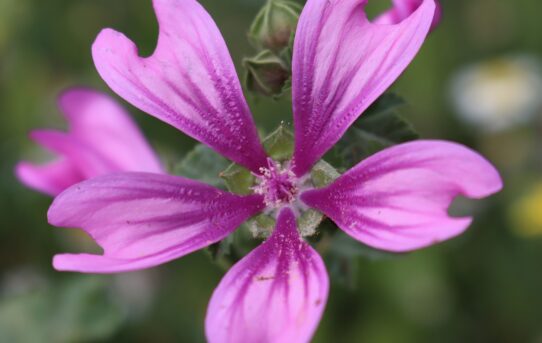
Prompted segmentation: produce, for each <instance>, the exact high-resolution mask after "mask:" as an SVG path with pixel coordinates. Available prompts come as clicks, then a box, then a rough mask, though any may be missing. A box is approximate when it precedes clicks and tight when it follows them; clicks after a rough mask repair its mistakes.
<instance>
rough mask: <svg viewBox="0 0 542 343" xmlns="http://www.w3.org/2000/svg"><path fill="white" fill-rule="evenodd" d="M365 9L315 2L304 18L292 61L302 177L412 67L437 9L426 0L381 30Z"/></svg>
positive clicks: (356, 3)
mask: <svg viewBox="0 0 542 343" xmlns="http://www.w3.org/2000/svg"><path fill="white" fill-rule="evenodd" d="M365 4H366V1H360V0H350V1H327V0H323V1H319V0H309V1H308V2H307V4H306V5H305V8H304V10H303V12H302V14H301V17H300V20H299V24H298V28H297V33H296V39H295V43H294V54H293V62H292V95H293V107H294V124H295V125H294V126H295V139H296V144H295V151H294V157H293V160H294V172H295V173H296V175H298V176H301V175H304V174H305V173H307V172H308V171H309V170H310V168H311V167H312V165H313V164H314V163H315V162H316V161H317V160H318V159H320V158H321V157H322V156H323V155H324V154H325V153H326V152H327V151H328V150H329V149H330V148H331V147H332V146H333V145H334V144H335V143H336V142H337V141H338V140H339V139H340V138H341V136H342V135H343V134H344V132H345V131H346V130H347V129H348V127H349V126H350V125H351V124H352V123H353V122H354V121H355V120H356V119H357V118H358V117H359V116H360V115H361V114H362V113H363V112H364V111H365V110H366V109H367V108H368V107H369V106H370V105H371V103H373V102H374V101H375V100H376V99H377V98H378V97H379V96H380V95H381V94H382V93H383V92H384V91H385V90H386V89H387V88H388V87H389V86H390V85H391V84H392V83H393V82H394V81H395V80H396V79H397V78H398V77H399V76H400V75H401V73H402V72H403V71H404V70H405V69H406V67H407V66H408V64H409V63H410V61H411V60H412V59H413V58H414V57H415V55H416V54H417V53H418V51H419V49H420V47H421V45H422V43H423V42H424V40H425V38H426V36H427V34H428V32H429V28H430V26H431V22H432V19H433V16H434V11H435V4H434V2H433V1H432V0H424V1H423V3H422V4H421V5H420V7H419V8H418V9H417V10H416V11H414V12H413V13H412V14H411V15H410V16H408V18H406V19H405V20H403V21H401V22H400V23H398V24H396V25H378V24H372V23H370V22H369V21H368V19H367V17H366V15H365V12H364V8H363V7H364V5H365ZM354 46H355V47H356V49H352V48H351V47H354ZM349 47H350V48H349Z"/></svg>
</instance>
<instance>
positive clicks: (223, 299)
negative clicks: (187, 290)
mask: <svg viewBox="0 0 542 343" xmlns="http://www.w3.org/2000/svg"><path fill="white" fill-rule="evenodd" d="M328 289H329V280H328V276H327V272H326V269H325V266H324V263H323V261H322V259H321V258H320V256H319V255H318V253H317V252H316V251H314V249H312V248H311V247H310V246H309V245H308V244H307V243H305V242H304V241H303V240H302V239H301V238H300V236H299V233H298V232H297V229H296V223H295V217H294V214H293V213H292V211H291V210H290V209H284V210H282V212H281V213H280V215H279V218H278V222H277V227H276V229H275V231H274V232H273V234H272V235H271V237H270V238H269V239H268V240H267V241H266V242H265V243H263V244H262V245H261V246H259V247H258V248H256V249H255V250H254V251H252V252H251V253H250V254H249V255H247V256H246V257H244V258H243V259H242V260H241V261H239V262H238V263H237V264H236V265H235V266H233V268H232V269H231V270H230V271H228V273H227V274H226V276H225V277H224V278H223V279H222V281H221V282H220V284H219V285H218V287H217V289H216V290H215V291H214V293H213V296H212V298H211V301H210V303H209V308H208V310H207V318H206V320H205V330H206V334H207V339H208V340H209V342H211V343H217V342H228V343H238V342H239V343H242V342H308V341H309V340H310V338H311V337H312V335H313V334H314V331H315V330H316V327H317V325H318V322H319V321H320V318H321V316H322V312H323V310H324V307H325V304H326V301H327V295H328Z"/></svg>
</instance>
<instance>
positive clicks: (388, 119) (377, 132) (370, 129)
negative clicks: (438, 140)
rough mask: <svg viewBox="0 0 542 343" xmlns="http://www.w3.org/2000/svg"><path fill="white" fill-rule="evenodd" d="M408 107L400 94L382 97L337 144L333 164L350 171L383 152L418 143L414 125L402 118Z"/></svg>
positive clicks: (389, 94) (388, 94)
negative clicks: (401, 108) (362, 161)
mask: <svg viewBox="0 0 542 343" xmlns="http://www.w3.org/2000/svg"><path fill="white" fill-rule="evenodd" d="M404 104H405V102H404V101H403V99H402V98H400V97H399V96H397V95H396V94H393V93H387V94H384V95H382V96H381V97H380V98H379V99H378V100H377V101H376V102H375V103H374V104H373V105H372V106H371V107H369V108H368V109H367V110H366V111H365V112H364V113H363V114H362V115H361V117H360V118H359V119H358V120H356V121H355V122H354V123H353V125H352V126H351V127H350V129H348V131H347V132H346V133H345V135H344V136H343V137H342V139H341V140H340V141H339V142H338V143H337V144H336V146H335V147H334V148H333V150H332V152H331V154H332V156H333V160H334V161H335V160H338V161H339V164H340V166H341V168H343V169H347V168H350V167H352V166H354V165H355V164H357V163H358V162H359V161H361V160H363V159H364V158H366V157H369V156H371V155H373V154H374V153H376V152H378V151H380V150H383V149H385V148H388V147H391V146H393V145H396V144H400V143H404V142H408V141H412V140H415V139H418V138H419V136H418V134H417V133H416V131H415V130H414V128H413V127H412V125H411V124H410V123H409V122H407V121H406V120H405V119H403V118H402V117H401V116H400V115H399V114H398V111H397V110H398V109H399V108H400V107H402V106H404Z"/></svg>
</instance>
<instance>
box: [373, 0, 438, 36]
mask: <svg viewBox="0 0 542 343" xmlns="http://www.w3.org/2000/svg"><path fill="white" fill-rule="evenodd" d="M422 2H423V0H392V3H393V6H392V7H391V8H390V9H389V10H387V11H386V12H384V13H382V14H381V15H379V16H378V17H376V19H375V20H373V23H375V24H388V25H389V24H392V25H393V24H397V23H400V22H401V21H403V20H404V19H406V18H408V17H409V16H410V15H411V14H412V13H413V12H414V11H416V9H417V8H418V7H419V6H420V5H421V3H422ZM441 19H442V8H441V6H440V3H439V2H438V0H435V17H434V18H433V23H432V24H431V30H434V29H436V28H437V26H438V25H439V24H440V21H441Z"/></svg>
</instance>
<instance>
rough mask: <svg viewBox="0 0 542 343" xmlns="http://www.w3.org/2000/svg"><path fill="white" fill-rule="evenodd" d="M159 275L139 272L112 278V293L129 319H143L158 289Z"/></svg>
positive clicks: (148, 271)
mask: <svg viewBox="0 0 542 343" xmlns="http://www.w3.org/2000/svg"><path fill="white" fill-rule="evenodd" d="M159 276H160V275H159V274H158V273H157V272H156V271H152V270H140V271H134V272H130V273H124V274H118V275H115V276H114V277H113V292H114V294H115V297H116V298H117V300H119V303H120V305H121V306H122V307H123V308H124V310H125V312H126V314H128V316H129V317H130V318H131V319H139V318H141V317H144V316H145V314H146V313H147V311H148V310H149V308H150V307H151V306H152V303H153V301H154V298H155V296H156V291H157V287H158V282H159V281H158V278H159Z"/></svg>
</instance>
